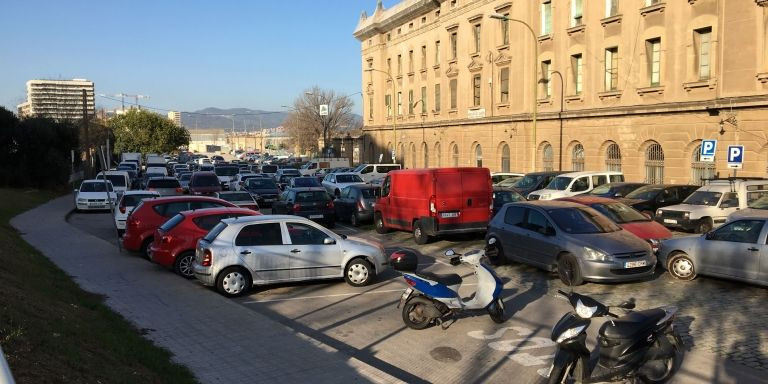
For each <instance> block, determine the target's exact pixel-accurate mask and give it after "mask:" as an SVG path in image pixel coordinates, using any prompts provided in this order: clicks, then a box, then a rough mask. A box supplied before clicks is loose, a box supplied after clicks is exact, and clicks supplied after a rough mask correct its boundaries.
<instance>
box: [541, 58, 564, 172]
mask: <svg viewBox="0 0 768 384" xmlns="http://www.w3.org/2000/svg"><path fill="white" fill-rule="evenodd" d="M552 74H555V75H557V77H559V78H560V111H559V112H558V113H557V119H558V120H560V152H559V159H558V166H557V170H558V171H562V170H563V109H564V108H565V102H564V100H565V80H563V74H562V73H560V71H552ZM539 81H540V82H543V83H548V82H550V81H552V79H541V80H539Z"/></svg>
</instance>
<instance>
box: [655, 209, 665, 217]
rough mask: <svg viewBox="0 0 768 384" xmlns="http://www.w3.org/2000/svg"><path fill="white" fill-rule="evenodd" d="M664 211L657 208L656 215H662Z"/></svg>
mask: <svg viewBox="0 0 768 384" xmlns="http://www.w3.org/2000/svg"><path fill="white" fill-rule="evenodd" d="M663 213H664V211H662V210H661V209H657V210H656V216H661V215H662V214H663Z"/></svg>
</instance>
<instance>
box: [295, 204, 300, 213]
mask: <svg viewBox="0 0 768 384" xmlns="http://www.w3.org/2000/svg"><path fill="white" fill-rule="evenodd" d="M300 209H301V204H298V203H297V204H294V205H293V211H294V212H295V211H298V210H300Z"/></svg>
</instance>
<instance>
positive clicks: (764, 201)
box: [749, 196, 768, 209]
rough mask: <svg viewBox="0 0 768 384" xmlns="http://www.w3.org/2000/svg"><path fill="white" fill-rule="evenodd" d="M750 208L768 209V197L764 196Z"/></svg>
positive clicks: (751, 204) (750, 205)
mask: <svg viewBox="0 0 768 384" xmlns="http://www.w3.org/2000/svg"><path fill="white" fill-rule="evenodd" d="M749 207H750V208H754V209H768V196H763V197H761V198H759V199H757V200H755V201H753V202H751V203H750V204H749Z"/></svg>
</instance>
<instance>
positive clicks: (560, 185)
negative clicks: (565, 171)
mask: <svg viewBox="0 0 768 384" xmlns="http://www.w3.org/2000/svg"><path fill="white" fill-rule="evenodd" d="M571 180H573V178H572V177H562V176H558V177H555V178H554V179H552V181H550V182H549V185H547V189H556V190H558V191H565V189H566V188H568V186H569V185H570V184H571Z"/></svg>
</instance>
